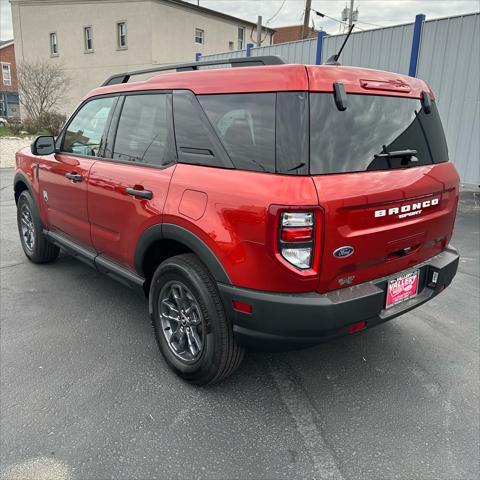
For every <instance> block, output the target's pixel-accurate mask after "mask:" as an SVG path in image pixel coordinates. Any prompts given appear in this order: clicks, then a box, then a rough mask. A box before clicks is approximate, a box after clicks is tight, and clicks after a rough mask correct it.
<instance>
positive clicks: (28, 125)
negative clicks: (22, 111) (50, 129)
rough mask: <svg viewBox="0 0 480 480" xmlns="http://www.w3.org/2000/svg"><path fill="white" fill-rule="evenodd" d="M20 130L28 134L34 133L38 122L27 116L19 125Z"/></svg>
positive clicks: (36, 130)
mask: <svg viewBox="0 0 480 480" xmlns="http://www.w3.org/2000/svg"><path fill="white" fill-rule="evenodd" d="M21 130H24V131H26V132H27V133H29V134H30V135H35V134H36V133H37V132H38V122H37V121H35V120H33V118H30V117H27V118H26V119H25V120H24V121H23V125H21Z"/></svg>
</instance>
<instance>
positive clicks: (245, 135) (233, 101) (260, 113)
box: [197, 93, 276, 172]
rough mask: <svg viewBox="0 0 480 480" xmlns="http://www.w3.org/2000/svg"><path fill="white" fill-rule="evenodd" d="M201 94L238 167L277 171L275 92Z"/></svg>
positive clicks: (216, 130) (209, 114) (199, 97)
mask: <svg viewBox="0 0 480 480" xmlns="http://www.w3.org/2000/svg"><path fill="white" fill-rule="evenodd" d="M197 98H198V100H199V102H200V104H201V105H202V107H203V109H204V111H205V113H206V114H207V117H208V119H209V120H210V123H211V124H212V125H213V127H214V129H215V132H216V133H217V135H218V137H219V138H220V140H221V141H222V143H223V145H224V147H225V149H226V150H227V153H228V155H229V156H230V159H231V160H232V162H233V164H234V165H235V167H236V168H238V169H241V170H257V171H264V172H275V101H276V95H275V93H252V94H232V95H230V94H226V95H199V96H198V97H197Z"/></svg>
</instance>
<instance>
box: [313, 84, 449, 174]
mask: <svg viewBox="0 0 480 480" xmlns="http://www.w3.org/2000/svg"><path fill="white" fill-rule="evenodd" d="M347 99H348V106H347V109H346V110H344V111H339V110H338V109H337V107H336V105H335V101H334V97H333V95H332V94H327V93H313V94H310V173H311V174H313V175H315V174H324V173H345V172H362V171H368V170H388V169H392V168H405V167H407V166H413V167H414V166H418V165H429V164H432V163H441V162H446V161H448V151H447V144H446V141H445V135H444V133H443V128H442V124H441V122H440V117H439V114H438V110H437V108H436V105H435V103H433V104H432V110H431V113H430V114H426V113H425V112H424V110H423V109H422V104H421V102H420V100H416V99H411V98H399V97H387V96H373V95H351V94H350V95H348V96H347ZM402 150H416V152H417V153H416V155H415V157H416V161H413V162H412V161H407V160H406V159H405V158H401V157H386V156H383V157H376V156H375V155H376V154H381V153H385V152H394V151H402ZM414 160H415V159H414Z"/></svg>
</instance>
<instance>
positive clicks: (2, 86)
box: [0, 40, 20, 120]
mask: <svg viewBox="0 0 480 480" xmlns="http://www.w3.org/2000/svg"><path fill="white" fill-rule="evenodd" d="M0 67H1V70H2V74H1V78H0V117H2V118H6V119H11V120H15V119H18V118H19V117H20V106H19V101H18V84H17V66H16V63H15V50H14V46H13V40H5V41H0Z"/></svg>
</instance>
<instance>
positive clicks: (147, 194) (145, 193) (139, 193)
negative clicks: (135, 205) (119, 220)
mask: <svg viewBox="0 0 480 480" xmlns="http://www.w3.org/2000/svg"><path fill="white" fill-rule="evenodd" d="M126 191H127V193H128V194H129V195H131V196H132V197H142V198H147V199H148V200H150V199H152V198H153V193H152V192H151V191H150V190H138V189H136V188H130V187H127V188H126Z"/></svg>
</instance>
